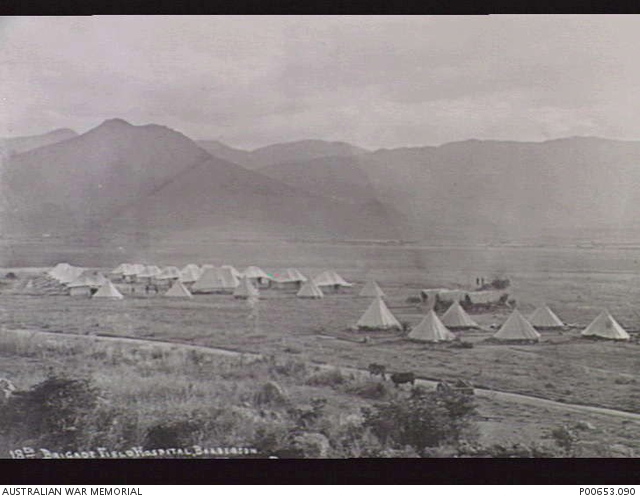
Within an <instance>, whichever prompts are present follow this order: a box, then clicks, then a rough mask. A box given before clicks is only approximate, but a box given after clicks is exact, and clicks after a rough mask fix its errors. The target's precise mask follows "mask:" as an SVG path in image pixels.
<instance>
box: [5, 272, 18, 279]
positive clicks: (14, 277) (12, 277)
mask: <svg viewBox="0 0 640 499" xmlns="http://www.w3.org/2000/svg"><path fill="white" fill-rule="evenodd" d="M4 277H5V279H17V278H18V276H16V275H15V274H14V273H13V272H7V275H5V276H4Z"/></svg>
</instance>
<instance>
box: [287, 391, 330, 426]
mask: <svg viewBox="0 0 640 499" xmlns="http://www.w3.org/2000/svg"><path fill="white" fill-rule="evenodd" d="M326 403H327V399H324V398H313V399H311V405H310V406H301V407H293V408H291V409H289V411H288V414H289V417H290V418H291V419H292V421H293V422H294V424H295V427H296V428H299V429H304V430H306V429H310V428H312V427H313V426H314V424H315V423H317V422H318V420H319V419H320V418H321V417H322V416H323V414H324V407H325V405H326Z"/></svg>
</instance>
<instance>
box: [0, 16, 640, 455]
mask: <svg viewBox="0 0 640 499" xmlns="http://www.w3.org/2000/svg"><path fill="white" fill-rule="evenodd" d="M639 44H640V16H636V15H627V16H602V15H539V16H531V15H490V16H429V15H420V16H365V15H350V16H296V15H292V16H240V15H236V16H85V17H28V16H21V17H0V47H2V49H1V51H0V137H1V138H0V389H1V391H0V458H2V459H54V460H65V459H105V460H114V459H115V460H120V459H138V458H141V459H155V460H161V459H167V458H171V459H175V458H180V459H184V460H186V459H191V460H195V459H199V460H213V459H216V460H218V459H232V460H233V459H235V460H251V459H290V458H296V459H305V460H306V459H353V458H356V459H359V458H467V457H483V458H583V457H597V458H632V457H636V456H639V455H640V118H638V109H640V93H639V92H638V89H639V88H640V65H639V64H638V49H637V47H638V45H639Z"/></svg>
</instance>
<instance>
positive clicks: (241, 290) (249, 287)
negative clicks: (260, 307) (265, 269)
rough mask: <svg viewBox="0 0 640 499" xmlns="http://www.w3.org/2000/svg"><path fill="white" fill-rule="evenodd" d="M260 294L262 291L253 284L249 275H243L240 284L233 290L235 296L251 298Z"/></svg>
mask: <svg viewBox="0 0 640 499" xmlns="http://www.w3.org/2000/svg"><path fill="white" fill-rule="evenodd" d="M259 295H260V293H259V292H258V290H257V289H256V288H255V287H254V286H253V284H251V281H249V278H248V277H243V278H242V280H241V281H240V284H239V285H238V287H237V288H236V289H235V290H234V292H233V296H234V297H236V298H251V297H252V296H254V297H257V296H259Z"/></svg>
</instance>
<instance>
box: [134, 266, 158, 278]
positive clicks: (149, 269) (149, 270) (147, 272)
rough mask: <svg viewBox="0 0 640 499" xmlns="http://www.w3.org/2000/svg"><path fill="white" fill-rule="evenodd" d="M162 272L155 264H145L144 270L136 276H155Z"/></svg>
mask: <svg viewBox="0 0 640 499" xmlns="http://www.w3.org/2000/svg"><path fill="white" fill-rule="evenodd" d="M160 272H162V271H161V270H160V267H158V266H157V265H147V266H145V268H144V270H143V271H142V272H140V273H138V277H146V278H148V277H156V276H158V275H159V274H160Z"/></svg>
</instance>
